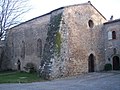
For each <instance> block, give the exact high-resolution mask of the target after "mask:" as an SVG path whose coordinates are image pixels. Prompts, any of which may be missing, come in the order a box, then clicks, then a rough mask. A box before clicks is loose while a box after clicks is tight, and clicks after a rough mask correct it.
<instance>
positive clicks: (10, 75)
mask: <svg viewBox="0 0 120 90" xmlns="http://www.w3.org/2000/svg"><path fill="white" fill-rule="evenodd" d="M39 81H44V79H42V78H40V77H38V76H37V73H26V72H6V73H5V72H4V73H0V83H31V82H39Z"/></svg>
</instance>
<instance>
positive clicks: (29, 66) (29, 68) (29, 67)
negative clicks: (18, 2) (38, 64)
mask: <svg viewBox="0 0 120 90" xmlns="http://www.w3.org/2000/svg"><path fill="white" fill-rule="evenodd" d="M24 68H25V70H26V71H27V72H29V73H32V72H35V71H36V70H35V65H34V64H33V63H32V62H29V63H27V64H26V65H25V67H24Z"/></svg>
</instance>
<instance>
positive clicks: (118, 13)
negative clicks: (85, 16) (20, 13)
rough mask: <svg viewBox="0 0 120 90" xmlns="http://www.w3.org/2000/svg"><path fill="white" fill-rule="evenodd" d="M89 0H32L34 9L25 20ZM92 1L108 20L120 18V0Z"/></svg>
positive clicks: (25, 16)
mask: <svg viewBox="0 0 120 90" xmlns="http://www.w3.org/2000/svg"><path fill="white" fill-rule="evenodd" d="M88 1H89V0H30V1H29V4H31V6H32V10H31V11H29V12H28V13H26V14H25V15H24V21H26V20H29V19H32V18H34V17H37V16H40V15H43V14H45V13H48V12H50V11H52V10H54V9H57V8H59V7H63V6H68V5H74V4H80V3H85V2H88ZM90 1H91V3H92V4H93V5H94V6H95V7H96V8H97V9H98V10H99V11H100V12H101V13H102V14H103V16H105V17H106V18H107V19H108V20H109V18H110V17H111V15H113V17H114V18H113V19H118V18H120V0H90Z"/></svg>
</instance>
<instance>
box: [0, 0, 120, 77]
mask: <svg viewBox="0 0 120 90" xmlns="http://www.w3.org/2000/svg"><path fill="white" fill-rule="evenodd" d="M4 43H5V45H4V50H2V48H1V47H3V46H0V54H1V52H2V51H4V56H6V57H3V58H4V60H3V62H2V64H1V67H0V68H2V69H13V70H18V69H20V70H23V71H24V69H25V68H24V67H25V65H26V64H27V63H33V64H34V65H35V68H36V70H37V71H39V74H40V75H41V76H44V77H45V78H47V79H54V78H60V77H66V76H73V75H78V74H81V73H88V72H97V71H103V70H104V66H105V64H107V63H110V64H111V65H112V69H113V70H118V69H120V19H116V20H109V21H108V20H106V18H105V17H104V16H103V15H102V14H101V13H100V12H99V11H98V10H97V9H96V8H95V7H94V6H93V5H92V4H91V2H90V1H89V2H87V3H82V4H76V5H70V6H65V7H61V8H58V9H56V10H53V11H51V12H49V13H47V14H44V15H42V16H39V17H36V18H33V19H31V20H28V21H26V22H23V23H21V24H19V25H17V26H15V27H12V28H11V29H9V30H8V31H7V36H6V39H5V41H4ZM18 63H19V68H18Z"/></svg>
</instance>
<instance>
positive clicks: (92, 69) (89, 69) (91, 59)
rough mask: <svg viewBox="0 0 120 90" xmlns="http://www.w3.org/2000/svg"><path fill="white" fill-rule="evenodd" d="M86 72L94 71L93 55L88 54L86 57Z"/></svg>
mask: <svg viewBox="0 0 120 90" xmlns="http://www.w3.org/2000/svg"><path fill="white" fill-rule="evenodd" d="M88 72H94V55H93V54H90V56H89V58H88Z"/></svg>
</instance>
